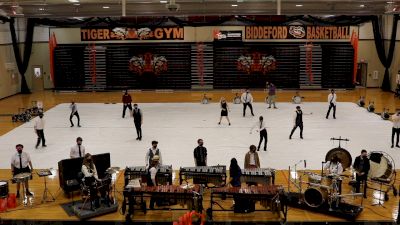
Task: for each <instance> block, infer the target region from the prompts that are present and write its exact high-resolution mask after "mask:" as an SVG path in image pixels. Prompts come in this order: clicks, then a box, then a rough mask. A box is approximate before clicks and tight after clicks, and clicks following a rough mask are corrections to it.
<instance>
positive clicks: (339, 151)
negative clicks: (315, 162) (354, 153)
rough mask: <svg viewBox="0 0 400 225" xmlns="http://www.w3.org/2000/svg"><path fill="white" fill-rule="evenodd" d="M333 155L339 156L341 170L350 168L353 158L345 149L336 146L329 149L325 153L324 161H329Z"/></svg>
mask: <svg viewBox="0 0 400 225" xmlns="http://www.w3.org/2000/svg"><path fill="white" fill-rule="evenodd" d="M334 155H337V157H338V158H339V161H340V163H342V166H343V170H345V169H348V168H350V166H351V162H352V160H353V159H352V158H351V155H350V153H349V152H348V151H347V150H346V149H344V148H339V147H338V148H334V149H331V150H329V152H328V153H326V156H325V161H330V160H331V158H332V157H333V156H334Z"/></svg>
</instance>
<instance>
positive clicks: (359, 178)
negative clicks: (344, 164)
mask: <svg viewBox="0 0 400 225" xmlns="http://www.w3.org/2000/svg"><path fill="white" fill-rule="evenodd" d="M356 181H357V183H356V193H360V186H361V183H363V185H364V198H366V197H367V176H365V175H364V176H358V175H356Z"/></svg>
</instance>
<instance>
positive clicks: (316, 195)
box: [304, 187, 328, 208]
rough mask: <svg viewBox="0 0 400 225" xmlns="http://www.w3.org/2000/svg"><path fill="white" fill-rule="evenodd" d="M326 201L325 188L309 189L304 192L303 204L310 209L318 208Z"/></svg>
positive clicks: (326, 191) (326, 192)
mask: <svg viewBox="0 0 400 225" xmlns="http://www.w3.org/2000/svg"><path fill="white" fill-rule="evenodd" d="M327 199H328V190H327V189H325V188H317V187H310V188H307V190H306V191H305V192H304V202H305V203H306V204H307V205H308V206H310V207H312V208H318V207H320V206H322V205H323V204H324V202H325V201H326V200H327Z"/></svg>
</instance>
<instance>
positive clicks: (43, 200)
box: [42, 176, 56, 203]
mask: <svg viewBox="0 0 400 225" xmlns="http://www.w3.org/2000/svg"><path fill="white" fill-rule="evenodd" d="M46 178H47V176H43V179H44V191H43V197H42V203H43V202H54V201H55V200H56V199H55V198H54V195H53V194H52V193H51V192H50V190H49V188H48V187H47V179H46ZM47 194H50V196H51V198H52V199H51V200H48V199H47V197H48V195H47Z"/></svg>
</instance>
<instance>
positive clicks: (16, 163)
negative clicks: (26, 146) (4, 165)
mask: <svg viewBox="0 0 400 225" xmlns="http://www.w3.org/2000/svg"><path fill="white" fill-rule="evenodd" d="M21 159H22V168H25V167H27V166H28V165H29V162H30V161H31V157H30V156H29V154H28V153H26V152H24V151H23V152H22V153H21ZM11 165H13V166H14V167H15V168H17V169H22V168H20V160H19V153H18V152H17V153H15V154H14V155H13V156H12V157H11Z"/></svg>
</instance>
